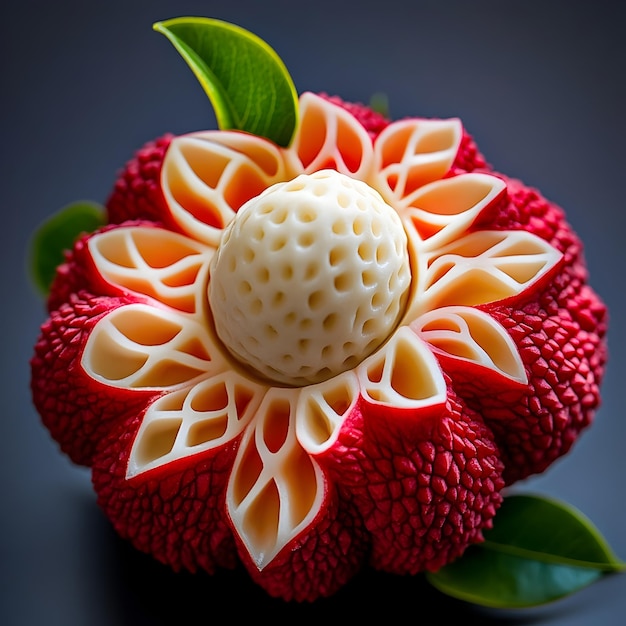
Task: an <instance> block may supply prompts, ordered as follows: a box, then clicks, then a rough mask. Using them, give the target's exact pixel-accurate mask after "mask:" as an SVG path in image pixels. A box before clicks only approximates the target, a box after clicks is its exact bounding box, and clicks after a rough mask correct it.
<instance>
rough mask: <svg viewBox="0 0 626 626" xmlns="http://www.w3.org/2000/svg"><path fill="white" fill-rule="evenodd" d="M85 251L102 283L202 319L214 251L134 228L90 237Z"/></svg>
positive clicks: (167, 234)
mask: <svg viewBox="0 0 626 626" xmlns="http://www.w3.org/2000/svg"><path fill="white" fill-rule="evenodd" d="M88 247H89V252H90V254H91V257H92V259H93V261H94V263H95V265H96V267H97V269H98V271H99V273H100V275H101V276H102V277H103V278H104V279H105V280H106V281H108V282H110V283H112V284H114V285H117V286H119V287H122V288H124V289H128V290H130V291H134V292H136V293H140V294H143V295H147V296H150V297H151V298H156V299H157V300H159V301H160V302H162V303H163V304H167V305H168V306H171V307H172V308H174V309H177V310H179V311H183V312H185V313H190V314H192V315H195V316H196V317H197V318H201V317H203V315H204V313H205V311H204V308H205V305H204V303H205V297H204V291H205V289H204V287H205V285H206V281H207V280H208V267H209V263H210V260H211V257H212V256H213V252H214V250H213V249H212V248H209V247H207V246H204V245H202V244H200V243H197V242H196V241H193V240H192V239H189V238H188V237H185V236H184V235H179V234H177V233H174V232H171V231H167V230H163V229H161V228H148V227H137V226H135V227H120V228H116V229H113V230H110V231H107V232H105V233H101V234H98V235H94V236H93V237H92V238H91V239H90V240H89V243H88Z"/></svg>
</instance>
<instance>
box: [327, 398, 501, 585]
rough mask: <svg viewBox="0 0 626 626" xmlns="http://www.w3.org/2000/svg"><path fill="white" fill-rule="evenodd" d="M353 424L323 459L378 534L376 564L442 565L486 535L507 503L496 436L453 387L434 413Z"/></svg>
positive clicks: (407, 568) (392, 567)
mask: <svg viewBox="0 0 626 626" xmlns="http://www.w3.org/2000/svg"><path fill="white" fill-rule="evenodd" d="M362 407H363V411H364V413H365V417H364V419H363V420H362V421H361V420H358V419H356V420H354V419H353V420H351V421H350V422H347V423H346V424H345V425H344V427H343V428H342V431H341V433H340V437H339V440H338V442H337V444H336V445H335V446H334V447H333V449H331V451H330V452H328V453H326V455H325V458H324V459H320V462H321V463H323V464H324V467H326V468H327V471H328V472H329V475H330V476H331V477H332V479H333V481H334V482H335V483H336V484H337V486H338V489H339V490H340V491H341V492H342V493H343V494H344V497H345V498H346V499H348V500H349V501H352V502H354V504H355V506H356V507H357V508H358V511H359V515H360V517H361V518H362V519H363V520H364V523H365V527H366V529H367V531H368V532H369V534H370V536H371V540H372V551H371V555H370V563H371V565H372V566H373V567H374V568H376V569H380V570H385V571H388V572H391V573H395V574H415V573H417V572H420V571H424V570H433V571H434V570H436V569H439V568H440V567H441V566H443V565H445V564H446V563H449V562H450V561H451V560H453V559H455V558H457V557H458V556H460V555H461V554H462V553H463V552H464V551H465V549H466V548H467V547H468V545H470V544H471V543H475V542H477V541H481V540H482V531H483V530H485V529H487V528H490V527H491V525H492V519H493V516H494V515H495V513H496V510H497V509H498V507H499V506H500V504H501V502H502V495H501V493H500V491H501V489H502V487H503V485H504V481H503V479H502V469H503V465H502V462H501V460H500V458H499V454H498V450H497V449H496V447H495V445H494V443H493V435H492V433H491V432H490V430H489V429H488V428H487V427H486V426H485V425H484V424H483V423H482V421H481V419H480V417H479V416H478V415H477V414H475V413H474V412H473V411H472V410H471V409H468V408H467V407H466V406H464V405H463V403H462V401H461V400H460V399H459V398H457V397H456V395H455V394H454V392H453V391H449V393H448V400H447V402H446V403H445V405H444V406H443V407H442V408H441V410H440V411H439V415H433V412H432V411H431V410H425V411H414V412H411V411H406V415H405V420H404V421H403V420H395V421H392V422H383V421H381V420H379V419H377V418H376V417H374V416H372V417H371V418H370V417H368V406H367V403H365V402H363V403H362Z"/></svg>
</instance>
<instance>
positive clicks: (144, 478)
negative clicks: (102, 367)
mask: <svg viewBox="0 0 626 626" xmlns="http://www.w3.org/2000/svg"><path fill="white" fill-rule="evenodd" d="M326 97H328V96H326ZM328 98H329V99H330V100H331V101H333V102H335V103H336V104H339V105H340V106H343V107H344V108H346V109H347V110H349V111H350V112H351V113H352V114H353V115H355V117H356V118H357V119H359V120H360V121H361V123H362V124H363V125H364V127H365V128H366V130H367V131H368V133H369V135H370V137H371V138H372V140H374V139H375V138H376V136H377V135H378V134H379V133H380V132H381V131H382V130H383V129H384V128H385V127H386V125H387V124H388V123H389V121H388V120H386V119H385V118H384V117H382V116H380V115H379V114H376V113H373V112H372V111H370V110H368V109H367V107H363V106H362V105H358V104H356V105H355V104H350V103H345V102H343V101H341V100H340V99H338V98H336V97H328ZM170 140H171V136H168V137H167V138H165V139H161V140H157V141H156V142H154V143H150V144H147V145H146V146H145V147H144V148H143V149H142V150H140V151H139V152H138V153H137V155H136V156H135V158H134V159H133V160H131V161H130V162H129V164H127V166H126V168H125V170H124V171H123V172H122V174H121V176H120V179H119V180H118V183H117V184H116V187H115V189H114V191H113V193H112V195H111V197H110V199H109V201H108V210H109V218H110V220H111V222H118V223H121V222H124V221H125V220H129V219H130V220H139V222H135V223H141V224H143V225H149V224H153V225H155V224H154V222H155V221H159V220H163V221H165V220H167V219H168V217H167V214H168V212H167V210H166V207H165V203H164V200H163V197H162V194H160V192H159V190H158V180H159V177H160V171H161V164H162V160H163V157H164V155H165V151H166V149H167V145H169V141H170ZM469 171H486V172H490V173H494V172H493V171H492V169H491V168H490V166H488V164H487V163H486V161H485V159H484V157H483V156H482V155H481V154H480V152H479V151H478V149H477V148H476V145H475V143H474V141H473V139H472V138H471V137H470V136H469V135H468V134H467V133H466V132H465V131H464V134H463V137H462V141H461V145H460V148H459V152H458V154H457V157H456V159H455V161H454V163H453V165H452V167H451V169H450V172H449V173H448V176H455V175H458V174H460V173H463V172H469ZM496 175H499V174H496ZM502 178H503V179H505V180H506V181H507V185H508V195H506V196H505V197H504V198H503V200H502V201H501V202H500V203H498V204H497V205H496V206H494V207H492V210H491V211H490V213H489V214H488V215H483V216H481V221H480V222H479V223H477V224H476V225H475V226H476V228H490V229H493V228H501V229H520V228H522V229H525V230H527V231H529V232H532V233H534V234H536V235H538V236H539V237H541V238H543V239H545V240H546V241H548V242H549V243H551V244H552V245H553V246H554V247H556V248H557V249H559V250H560V251H562V252H563V254H564V259H563V263H562V266H560V267H559V268H558V271H557V272H555V275H554V277H553V278H554V280H553V281H552V282H551V283H548V284H547V285H540V286H538V287H537V288H535V289H534V290H533V291H532V292H531V293H528V294H524V296H523V298H525V299H522V298H518V299H516V300H512V301H509V302H505V303H495V304H493V305H488V306H485V307H483V308H484V309H485V310H486V311H488V312H489V313H490V314H491V315H493V316H494V318H495V319H497V320H498V321H499V322H500V323H501V324H502V325H503V326H504V327H505V328H507V329H508V330H509V332H510V334H511V336H512V337H513V339H514V340H515V343H516V344H517V345H518V347H519V349H520V354H521V357H522V360H523V362H524V365H525V367H526V372H527V375H528V378H529V384H528V386H526V387H524V386H522V385H518V386H507V385H500V384H496V383H497V382H498V381H497V380H495V379H494V378H493V377H486V376H477V375H476V372H475V370H474V369H471V368H463V367H458V361H457V362H456V365H455V362H454V361H453V360H450V361H446V360H445V359H441V361H440V362H441V365H442V369H443V371H444V376H445V377H446V382H447V384H448V398H447V401H446V404H445V406H444V407H441V408H440V413H439V414H437V413H436V411H435V412H434V413H433V412H432V411H431V412H427V414H424V415H420V416H419V419H411V420H402V419H399V420H394V419H393V416H390V419H389V420H382V421H381V420H379V419H378V418H380V415H377V416H376V419H374V414H375V410H374V408H373V407H371V406H368V405H367V404H366V403H365V401H364V400H362V401H361V402H360V403H359V405H358V407H357V409H355V411H354V413H353V415H351V416H350V417H349V418H348V419H347V420H346V423H345V424H344V426H343V428H342V430H341V432H340V435H339V439H338V441H337V442H336V444H335V445H334V446H333V447H332V448H331V450H330V451H328V452H327V453H325V454H324V455H322V456H320V457H319V458H317V461H318V462H319V464H320V466H321V467H322V469H323V471H324V472H325V476H326V478H327V494H326V498H327V499H326V502H325V506H324V507H323V510H322V512H321V513H320V515H319V516H318V519H317V520H316V521H315V523H314V524H312V525H311V526H310V527H309V528H308V529H307V530H306V531H305V532H304V533H303V534H302V535H301V536H299V537H296V538H295V539H294V540H293V541H292V542H291V543H290V544H289V545H288V546H286V547H285V549H284V550H283V551H282V552H281V553H280V554H279V555H278V556H277V557H276V559H275V560H274V561H273V562H272V563H271V564H270V565H269V566H268V567H266V568H265V569H264V570H263V571H261V572H260V571H259V570H258V569H256V568H255V566H254V565H253V564H252V563H251V562H250V560H249V557H248V555H247V552H246V551H245V549H244V548H243V546H242V545H241V543H239V540H238V539H237V538H236V536H235V534H234V533H233V530H232V528H231V527H230V526H229V522H228V519H227V514H226V513H225V510H224V489H225V485H226V480H227V477H228V473H229V471H230V467H231V463H232V460H233V457H234V453H235V450H236V445H237V442H233V444H232V446H231V447H228V448H226V449H223V450H220V451H219V454H218V453H215V452H214V453H211V454H206V455H202V456H195V457H189V458H187V459H184V460H182V461H179V462H177V463H174V464H170V465H168V466H165V467H162V468H160V469H159V470H153V471H151V472H147V473H146V474H142V475H140V476H138V477H136V478H134V479H132V480H130V481H127V480H126V478H125V471H126V463H127V459H128V456H129V454H130V449H131V446H132V441H133V439H134V436H135V433H136V431H137V428H138V427H139V425H140V423H141V419H142V415H143V412H144V410H145V409H146V407H147V405H148V402H149V401H150V398H148V399H146V396H145V394H142V393H141V392H137V391H133V392H122V391H121V390H117V389H116V390H115V393H111V390H110V389H108V388H106V387H104V386H101V385H98V384H96V383H94V382H93V381H88V380H86V376H85V375H84V373H83V372H82V370H81V369H80V366H79V362H80V355H81V353H82V349H83V348H84V342H85V341H86V337H87V335H88V332H89V330H90V329H91V328H92V327H93V325H94V324H95V322H96V320H97V319H98V316H99V315H102V314H105V312H104V311H105V310H111V309H112V308H113V307H115V306H121V305H122V304H123V303H125V302H129V301H143V300H140V299H139V298H138V297H137V296H136V295H133V294H129V293H124V292H122V291H120V290H119V289H118V288H115V287H114V286H112V285H108V284H106V283H104V281H102V280H99V279H98V278H97V276H95V272H94V271H93V267H91V266H90V259H89V254H88V251H87V247H86V243H87V241H88V238H83V239H82V240H81V241H79V242H78V243H77V245H76V246H75V248H74V250H73V251H72V252H71V253H70V254H69V255H68V258H67V262H66V263H65V264H64V265H63V266H62V267H61V268H60V269H59V271H58V274H57V279H56V280H55V283H54V285H53V289H52V295H51V297H50V301H49V309H50V311H51V318H50V321H49V322H48V323H47V324H45V325H44V327H43V328H42V335H41V338H40V340H39V342H38V344H37V348H36V353H35V356H34V357H33V360H32V364H33V381H34V382H33V394H34V396H35V397H36V405H37V408H38V409H39V410H40V412H41V413H42V418H43V420H44V423H45V424H46V426H48V428H49V429H50V431H51V433H52V435H53V437H55V439H57V440H58V441H59V443H60V444H61V446H62V448H63V449H64V450H65V451H66V452H67V453H68V455H69V456H70V457H71V458H72V459H73V460H75V461H76V462H78V463H84V464H91V465H92V468H93V476H94V485H95V489H96V491H97V493H98V499H99V502H100V504H101V506H102V507H103V509H104V510H105V512H106V513H107V515H108V517H109V518H110V519H111V521H112V523H113V524H114V526H115V528H116V529H117V531H118V532H119V533H120V535H121V536H123V537H126V538H128V539H129V540H130V541H131V542H132V543H133V544H134V545H135V546H136V547H137V548H139V549H140V550H143V551H145V552H148V553H150V554H152V555H153V556H154V557H155V558H156V559H157V560H159V561H161V562H163V563H167V564H169V565H170V566H172V567H173V568H174V569H182V568H186V569H189V570H191V571H194V570H196V569H198V568H201V569H204V570H207V571H209V572H213V571H215V569H216V568H219V567H232V566H233V565H234V564H235V562H236V561H237V559H241V560H242V561H243V562H244V564H245V565H246V566H247V568H248V570H249V572H250V575H251V577H252V578H253V579H254V580H255V581H256V582H257V583H258V584H259V585H261V586H262V587H263V588H264V589H266V590H267V591H268V593H269V594H271V595H273V596H277V597H282V598H284V599H287V600H297V601H304V600H314V599H315V598H317V597H320V596H323V595H330V594H332V593H334V591H336V590H337V589H338V588H339V587H341V586H342V585H343V584H345V583H346V582H347V581H348V580H349V579H350V578H351V577H352V576H353V574H354V573H355V572H356V571H358V569H359V568H360V567H362V566H363V564H364V563H365V562H369V563H370V564H371V565H373V566H374V567H376V568H379V569H383V570H387V571H390V572H396V573H415V572H418V571H423V570H435V569H438V568H439V567H440V566H442V565H444V564H445V563H447V562H449V561H450V560H452V559H454V558H457V557H458V556H459V555H461V554H462V552H463V551H464V549H465V548H466V547H467V545H469V544H471V543H474V542H477V541H480V540H481V538H482V531H483V530H484V529H486V528H489V527H490V525H491V523H492V518H493V516H494V514H495V512H496V509H497V507H498V506H499V504H500V501H501V490H502V488H503V486H504V485H505V484H512V483H513V482H515V481H516V480H520V479H521V478H524V477H526V476H529V475H531V474H533V473H537V472H541V471H543V470H544V469H545V468H546V467H547V466H548V465H549V464H550V463H551V462H552V461H553V460H554V459H556V458H558V457H559V456H560V455H562V454H565V453H566V452H567V451H568V450H569V449H570V447H571V445H572V444H573V442H574V441H575V439H576V438H577V436H578V435H579V433H580V432H581V430H582V429H584V428H585V427H586V426H588V424H589V423H590V422H591V421H592V419H593V415H594V412H595V410H596V408H597V406H598V405H599V400H600V395H599V385H600V381H601V379H602V376H603V371H604V365H605V360H606V346H605V343H604V338H605V333H606V310H605V308H604V305H603V303H602V302H601V301H600V300H599V298H598V297H597V296H596V294H595V293H594V292H593V290H592V289H591V288H590V287H589V286H588V285H587V282H586V281H587V276H586V269H585V264H584V260H583V258H582V247H581V244H580V241H579V240H578V238H577V237H576V235H575V234H574V233H573V232H572V229H571V228H570V226H569V225H568V224H567V222H566V221H565V218H564V215H563V212H562V211H561V210H560V209H559V208H558V207H556V206H555V205H553V204H551V203H549V202H547V201H546V200H545V199H543V198H542V197H541V196H540V195H539V194H538V193H537V192H535V191H534V190H532V189H529V188H527V187H525V186H524V185H523V184H522V183H520V182H519V181H514V180H509V179H507V178H506V177H504V176H502ZM146 220H148V221H146ZM130 223H133V222H129V224H130ZM80 290H83V291H80ZM77 292H80V295H78V296H77V295H76V294H77ZM92 293H98V294H104V296H103V297H100V298H96V297H95V296H93V295H91V294H92ZM85 307H87V308H89V307H91V309H92V310H93V313H92V315H91V316H90V315H89V314H87V315H86V316H85V313H86V310H85ZM67 329H71V332H70V331H69V330H67ZM70 376H71V378H70ZM70 381H71V385H70V384H69V383H70ZM76 381H78V382H76ZM81 389H85V390H86V391H85V392H84V394H83V393H81V392H80V391H79V390H81ZM127 394H128V395H127ZM131 396H132V397H133V398H137V400H136V403H135V404H132V401H131V400H130V398H131ZM412 417H416V416H412ZM381 424H384V426H382V425H381ZM409 424H411V426H410V427H407V426H408V425H409Z"/></svg>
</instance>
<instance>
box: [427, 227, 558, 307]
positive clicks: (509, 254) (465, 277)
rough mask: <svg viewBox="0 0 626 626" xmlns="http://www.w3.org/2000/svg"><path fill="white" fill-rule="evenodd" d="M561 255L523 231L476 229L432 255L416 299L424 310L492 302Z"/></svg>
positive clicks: (543, 270)
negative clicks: (420, 290) (420, 291)
mask: <svg viewBox="0 0 626 626" xmlns="http://www.w3.org/2000/svg"><path fill="white" fill-rule="evenodd" d="M561 258H562V255H561V253H560V252H559V251H558V250H556V249H555V248H553V247H552V246H550V245H549V244H548V243H547V242H546V241H544V240H543V239H541V238H539V237H537V236H535V235H533V234H531V233H527V232H526V231H517V230H516V231H477V232H474V233H471V234H469V235H466V236H464V237H461V238H460V239H458V240H457V241H455V242H454V243H451V244H450V245H448V246H445V247H443V248H442V249H441V250H440V251H439V253H438V254H437V256H435V255H433V258H432V259H431V261H430V262H429V263H428V268H427V270H426V272H425V273H424V274H423V276H422V277H421V280H420V287H421V288H422V289H423V292H422V293H421V294H418V295H417V296H416V300H417V301H419V302H421V303H422V305H423V306H424V307H425V309H426V310H433V309H436V308H439V307H443V306H451V305H464V306H473V305H479V304H487V303H490V302H496V301H498V300H502V299H505V298H509V297H512V296H516V295H518V294H520V293H522V292H523V291H524V290H526V289H528V288H529V287H530V286H531V285H533V284H534V283H536V282H537V281H538V280H540V279H541V278H542V277H543V276H545V274H546V273H547V272H549V271H550V270H551V269H552V268H553V267H554V266H555V265H556V264H557V263H559V261H560V260H561Z"/></svg>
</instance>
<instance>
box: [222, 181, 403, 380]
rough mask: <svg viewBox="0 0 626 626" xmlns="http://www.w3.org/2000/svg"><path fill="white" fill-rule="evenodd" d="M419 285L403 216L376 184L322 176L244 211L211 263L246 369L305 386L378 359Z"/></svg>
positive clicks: (284, 186)
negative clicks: (373, 355) (413, 284)
mask: <svg viewBox="0 0 626 626" xmlns="http://www.w3.org/2000/svg"><path fill="white" fill-rule="evenodd" d="M410 282H411V272H410V266H409V259H408V254H407V238H406V233H405V231H404V228H403V226H402V222H401V220H400V218H399V216H398V214H397V213H396V211H395V210H394V209H393V208H392V207H390V206H389V205H388V204H386V203H385V202H384V200H383V199H382V197H381V196H380V194H379V193H378V192H376V191H375V190H373V189H372V188H371V187H369V186H368V185H367V184H365V183H363V182H361V181H358V180H355V179H352V178H350V177H348V176H345V175H343V174H340V173H338V172H336V171H331V170H322V171H320V172H316V173H315V174H311V175H306V174H303V175H301V176H298V177H297V178H295V179H293V180H291V181H289V182H286V183H278V184H276V185H274V186H272V187H270V188H269V189H267V190H266V191H265V192H264V193H262V194H260V195H259V196H257V197H256V198H253V199H252V200H250V201H249V202H248V203H247V204H245V205H244V206H243V207H242V208H241V209H240V210H239V212H238V213H237V215H236V217H235V218H234V220H233V221H232V222H231V223H230V224H229V226H228V228H227V229H226V230H225V232H224V235H223V238H222V241H221V243H220V246H219V248H218V250H217V252H216V254H215V256H214V257H213V260H212V265H211V280H210V282H209V302H210V305H211V310H212V312H213V317H214V322H215V328H216V332H217V334H218V336H219V338H220V339H221V340H222V342H223V343H224V345H225V346H226V348H227V349H228V351H229V352H230V353H231V354H232V355H233V356H234V357H235V358H236V359H237V360H239V361H240V362H241V363H243V364H244V365H245V366H246V367H247V368H249V369H250V368H251V369H252V370H253V371H255V372H256V373H257V374H260V375H261V376H262V377H265V378H268V379H270V380H272V381H277V382H280V383H283V384H287V385H301V384H306V383H316V382H321V381H323V380H326V379H328V378H330V377H332V376H334V375H336V374H339V373H341V372H342V371H345V370H347V369H350V368H352V367H354V366H355V365H356V364H357V363H359V362H360V361H361V360H363V359H364V358H365V357H366V356H368V355H369V354H371V353H372V351H374V350H375V349H376V348H377V347H378V346H379V345H380V344H381V343H382V342H383V341H384V340H385V339H386V338H387V337H388V336H389V333H390V331H391V330H392V329H393V328H394V326H395V325H396V324H397V323H398V321H399V319H400V317H401V316H402V312H403V309H404V303H405V300H406V294H407V292H408V288H409V285H410Z"/></svg>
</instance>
